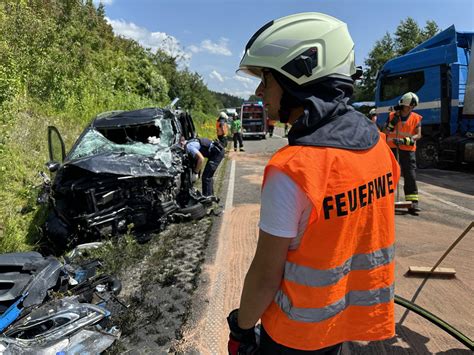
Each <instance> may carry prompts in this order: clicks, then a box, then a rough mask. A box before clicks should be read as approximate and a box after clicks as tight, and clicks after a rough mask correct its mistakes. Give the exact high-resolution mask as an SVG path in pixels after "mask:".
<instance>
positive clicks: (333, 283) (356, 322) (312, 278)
mask: <svg viewBox="0 0 474 355" xmlns="http://www.w3.org/2000/svg"><path fill="white" fill-rule="evenodd" d="M269 167H274V168H277V169H279V170H280V171H282V172H283V173H284V174H286V175H288V176H289V177H290V178H291V179H292V180H293V181H294V182H295V183H296V184H297V185H298V186H299V187H300V188H301V189H302V190H303V191H304V192H305V193H306V195H307V196H308V198H309V199H310V201H311V202H312V205H313V210H312V212H311V215H310V217H309V221H308V226H307V228H306V230H305V232H304V234H303V236H302V239H301V241H300V245H299V247H298V248H297V249H296V250H289V251H288V255H287V260H286V264H285V271H284V275H283V280H282V282H281V285H280V289H279V290H278V292H277V294H276V296H275V298H274V300H273V301H272V303H271V304H270V306H269V307H268V308H267V309H266V310H265V312H264V314H263V316H262V324H263V327H264V328H265V330H266V331H267V333H268V334H269V335H270V337H271V338H272V339H273V340H274V341H276V342H277V343H279V344H282V345H285V346H287V347H290V348H294V349H301V350H317V349H321V348H325V347H328V346H331V345H335V344H338V343H341V342H344V341H351V340H363V341H371V340H381V339H386V338H390V337H392V336H393V335H394V332H395V323H394V302H393V297H394V289H393V286H394V261H393V259H394V239H395V221H394V218H395V211H394V206H395V205H394V203H395V201H394V190H395V188H396V186H397V182H398V179H399V176H400V170H399V167H398V164H397V162H396V160H395V157H394V156H393V154H392V152H391V151H390V148H389V147H388V146H387V144H386V143H385V142H384V141H382V139H380V140H379V142H378V143H377V144H376V145H375V146H374V147H373V148H371V149H368V150H364V151H355V150H345V149H337V148H329V147H312V146H286V147H284V148H282V149H281V150H279V151H278V152H277V153H276V154H275V155H274V156H273V157H272V159H271V160H270V162H269V163H268V165H267V167H266V170H265V175H264V182H263V183H264V184H265V178H266V174H267V172H268V169H269Z"/></svg>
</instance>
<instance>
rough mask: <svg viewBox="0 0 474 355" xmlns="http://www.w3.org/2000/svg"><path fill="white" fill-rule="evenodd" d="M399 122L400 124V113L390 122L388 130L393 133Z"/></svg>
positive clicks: (396, 113)
mask: <svg viewBox="0 0 474 355" xmlns="http://www.w3.org/2000/svg"><path fill="white" fill-rule="evenodd" d="M398 122H400V114H399V113H398V112H395V114H394V115H393V118H392V119H391V120H390V122H388V125H387V128H388V130H389V131H393V129H394V128H395V126H396V125H397V123H398Z"/></svg>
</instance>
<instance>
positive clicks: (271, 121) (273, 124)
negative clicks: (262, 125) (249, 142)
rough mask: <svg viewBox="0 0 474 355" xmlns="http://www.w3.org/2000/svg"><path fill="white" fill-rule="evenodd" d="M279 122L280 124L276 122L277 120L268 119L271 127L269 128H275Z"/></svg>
mask: <svg viewBox="0 0 474 355" xmlns="http://www.w3.org/2000/svg"><path fill="white" fill-rule="evenodd" d="M277 122H278V121H276V120H271V119H268V121H267V125H269V126H275V125H276V123H277Z"/></svg>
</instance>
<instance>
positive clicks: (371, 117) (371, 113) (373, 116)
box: [367, 108, 377, 124]
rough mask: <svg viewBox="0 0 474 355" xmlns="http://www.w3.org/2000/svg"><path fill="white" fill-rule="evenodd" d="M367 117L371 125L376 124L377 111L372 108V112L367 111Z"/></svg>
mask: <svg viewBox="0 0 474 355" xmlns="http://www.w3.org/2000/svg"><path fill="white" fill-rule="evenodd" d="M367 117H368V118H369V120H371V121H372V122H373V123H375V124H377V110H376V109H375V108H373V109H372V110H370V111H369V114H368V115H367Z"/></svg>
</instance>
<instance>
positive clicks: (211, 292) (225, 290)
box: [178, 129, 474, 355]
mask: <svg viewBox="0 0 474 355" xmlns="http://www.w3.org/2000/svg"><path fill="white" fill-rule="evenodd" d="M275 133H276V134H275V136H274V137H273V138H267V139H266V140H245V141H244V145H245V149H246V151H245V152H233V151H231V152H230V153H229V155H228V161H227V164H226V172H225V175H224V176H225V181H224V185H223V189H222V195H221V199H222V201H223V206H224V207H225V212H224V214H223V216H222V217H221V218H220V223H216V224H215V226H214V231H213V236H212V237H211V239H210V243H209V247H208V251H207V255H206V261H205V264H204V266H203V272H202V274H201V278H200V282H199V283H198V284H199V286H198V289H197V292H196V294H195V295H196V296H195V297H194V301H193V307H192V314H191V316H190V317H189V319H188V322H187V325H186V327H185V329H184V330H183V334H184V338H183V340H182V341H181V343H180V345H179V347H178V349H180V350H182V351H184V352H185V353H199V354H225V353H226V339H227V335H228V331H227V324H226V321H225V317H226V316H227V314H228V313H229V312H230V311H231V310H232V309H234V308H237V307H238V305H239V304H238V302H239V298H240V292H241V289H242V284H243V280H244V277H245V273H246V271H247V269H248V266H249V265H250V262H251V259H252V257H253V254H254V251H255V246H256V241H257V232H258V227H257V224H258V219H259V200H260V188H261V182H262V177H263V169H264V167H265V164H266V162H267V161H268V160H269V158H270V157H271V155H272V154H273V153H274V152H275V151H276V150H277V149H279V148H280V147H282V146H284V145H285V144H286V139H283V138H281V136H279V135H278V134H281V133H282V132H281V130H279V129H277V130H276V132H275ZM418 180H419V190H420V205H421V208H422V211H421V212H420V214H419V215H418V216H414V215H410V214H406V213H398V214H397V216H396V236H397V242H396V246H397V251H396V273H397V274H396V277H397V278H396V294H398V295H400V296H402V297H404V298H406V299H409V300H415V301H416V303H417V304H419V305H420V306H422V307H425V308H426V309H428V310H429V311H431V312H432V313H434V314H436V315H437V316H439V317H441V318H442V319H444V320H445V321H447V322H448V323H450V324H451V325H453V326H455V327H456V328H457V329H458V330H460V331H461V332H463V333H464V334H465V335H467V336H469V337H470V338H474V323H473V322H472V319H473V316H474V298H473V297H472V295H473V294H474V273H473V270H474V259H473V258H472V256H473V255H474V230H472V231H471V232H470V233H468V234H467V235H466V237H465V238H464V239H463V240H462V241H461V242H460V243H459V244H458V246H457V247H456V248H455V249H454V250H453V251H452V252H451V253H450V255H449V256H448V257H447V258H446V259H445V261H444V262H443V264H441V267H451V268H455V269H456V276H455V277H454V278H450V279H446V278H444V279H439V278H431V279H429V280H427V281H426V280H424V279H423V278H420V277H413V276H409V275H407V273H406V272H407V270H408V267H409V266H432V265H433V264H434V263H435V262H436V261H437V260H438V259H439V258H440V257H441V255H442V254H443V253H444V251H445V250H446V249H447V248H448V247H449V246H450V244H451V243H452V242H453V241H454V240H455V239H456V238H457V237H458V236H459V235H460V234H461V233H462V231H463V230H464V229H465V228H466V227H467V226H468V225H469V224H470V223H471V222H472V221H473V220H474V172H473V171H461V172H460V171H453V170H436V169H431V170H423V171H419V173H418ZM402 186H403V182H401V184H400V190H401V191H402V188H401V187H402ZM400 198H401V199H403V192H400ZM396 318H397V336H396V337H395V338H393V339H390V340H388V341H384V342H371V343H362V342H361V343H359V342H357V343H348V344H345V347H344V354H349V353H351V354H453V355H454V354H464V353H465V354H470V352H469V351H468V350H467V349H466V348H465V347H464V346H463V345H462V344H461V343H459V342H458V341H457V340H455V339H453V338H452V337H451V336H449V335H447V334H446V333H444V332H443V331H441V330H439V329H438V328H436V327H435V326H434V325H432V324H431V323H429V322H428V321H426V320H424V319H423V318H421V317H419V316H417V315H415V314H411V313H406V312H405V309H404V308H402V307H400V306H396Z"/></svg>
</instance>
